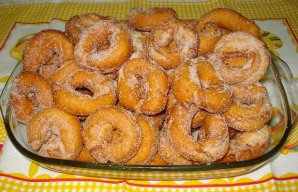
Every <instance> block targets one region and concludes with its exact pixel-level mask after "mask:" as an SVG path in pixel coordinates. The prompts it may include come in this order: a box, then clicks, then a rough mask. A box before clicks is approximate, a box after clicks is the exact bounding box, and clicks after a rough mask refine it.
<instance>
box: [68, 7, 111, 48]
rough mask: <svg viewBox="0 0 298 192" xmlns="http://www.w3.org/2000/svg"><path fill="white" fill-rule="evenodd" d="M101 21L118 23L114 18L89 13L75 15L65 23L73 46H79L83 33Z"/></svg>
mask: <svg viewBox="0 0 298 192" xmlns="http://www.w3.org/2000/svg"><path fill="white" fill-rule="evenodd" d="M101 20H113V21H116V19H115V18H113V17H107V16H102V15H99V14H96V13H88V14H84V15H75V16H72V17H71V18H70V19H69V20H68V21H67V22H66V23H65V30H66V34H67V35H68V36H69V38H70V39H71V41H72V42H73V44H74V45H75V44H77V42H78V41H79V38H80V35H81V33H82V31H84V30H85V29H87V28H88V27H90V26H92V25H94V24H95V23H96V22H98V21H101Z"/></svg>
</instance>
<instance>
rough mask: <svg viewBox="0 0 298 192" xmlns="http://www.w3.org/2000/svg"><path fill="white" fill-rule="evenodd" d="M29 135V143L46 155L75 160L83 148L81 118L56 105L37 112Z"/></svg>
mask: <svg viewBox="0 0 298 192" xmlns="http://www.w3.org/2000/svg"><path fill="white" fill-rule="evenodd" d="M27 135H28V143H29V145H30V146H31V147H32V148H33V149H34V150H38V154H39V155H41V156H44V157H51V158H57V159H68V160H74V159H75V158H76V157H77V156H78V155H79V153H80V152H81V150H82V148H83V139H82V132H81V126H80V122H79V120H78V119H77V118H76V117H74V116H72V115H70V114H68V113H66V112H64V111H62V110H60V109H58V108H55V107H53V108H47V109H45V110H43V111H40V112H39V113H37V114H36V115H35V116H34V117H33V118H32V119H31V121H30V122H29V123H28V130H27Z"/></svg>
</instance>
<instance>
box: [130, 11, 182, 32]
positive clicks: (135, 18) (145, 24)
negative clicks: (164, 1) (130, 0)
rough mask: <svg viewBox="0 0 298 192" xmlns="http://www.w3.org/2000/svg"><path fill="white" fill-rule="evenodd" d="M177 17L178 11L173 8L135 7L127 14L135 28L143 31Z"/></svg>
mask: <svg viewBox="0 0 298 192" xmlns="http://www.w3.org/2000/svg"><path fill="white" fill-rule="evenodd" d="M172 19H177V14H176V11H175V10H173V9H171V8H158V7H154V8H150V9H142V8H134V9H131V10H130V11H129V13H128V16H127V21H128V23H129V24H130V26H132V27H133V28H135V29H137V30H141V31H151V30H152V29H154V28H155V27H156V26H158V25H160V24H162V23H165V22H168V21H169V20H172Z"/></svg>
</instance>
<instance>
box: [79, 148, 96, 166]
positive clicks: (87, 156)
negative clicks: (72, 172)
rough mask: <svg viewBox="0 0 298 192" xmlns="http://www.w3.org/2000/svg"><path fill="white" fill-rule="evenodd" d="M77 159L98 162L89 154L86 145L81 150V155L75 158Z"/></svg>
mask: <svg viewBox="0 0 298 192" xmlns="http://www.w3.org/2000/svg"><path fill="white" fill-rule="evenodd" d="M75 161H83V162H91V163H96V160H95V159H94V158H93V157H92V156H91V155H90V154H89V152H88V150H87V149H86V147H83V149H82V151H81V152H80V154H79V156H78V157H77V158H76V159H75Z"/></svg>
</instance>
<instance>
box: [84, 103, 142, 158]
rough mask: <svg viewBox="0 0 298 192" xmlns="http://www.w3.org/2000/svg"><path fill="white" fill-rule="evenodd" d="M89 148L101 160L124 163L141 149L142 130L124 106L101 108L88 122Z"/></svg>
mask: <svg viewBox="0 0 298 192" xmlns="http://www.w3.org/2000/svg"><path fill="white" fill-rule="evenodd" d="M83 137H84V141H85V146H86V149H87V150H88V151H89V153H90V154H91V156H92V157H94V158H95V159H96V161H97V162H99V163H106V162H108V161H110V162H112V163H124V162H126V161H128V160H129V159H131V158H132V157H133V156H134V155H135V154H136V153H137V152H138V150H139V148H140V144H141V141H142V130H141V129H140V127H139V126H138V124H137V123H136V120H135V118H134V117H133V115H132V114H131V113H130V112H129V111H126V110H124V109H122V108H119V107H115V106H110V107H103V108H100V109H98V110H97V111H96V112H95V113H93V114H92V115H90V116H89V117H88V118H87V119H86V122H85V125H84V129H83Z"/></svg>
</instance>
